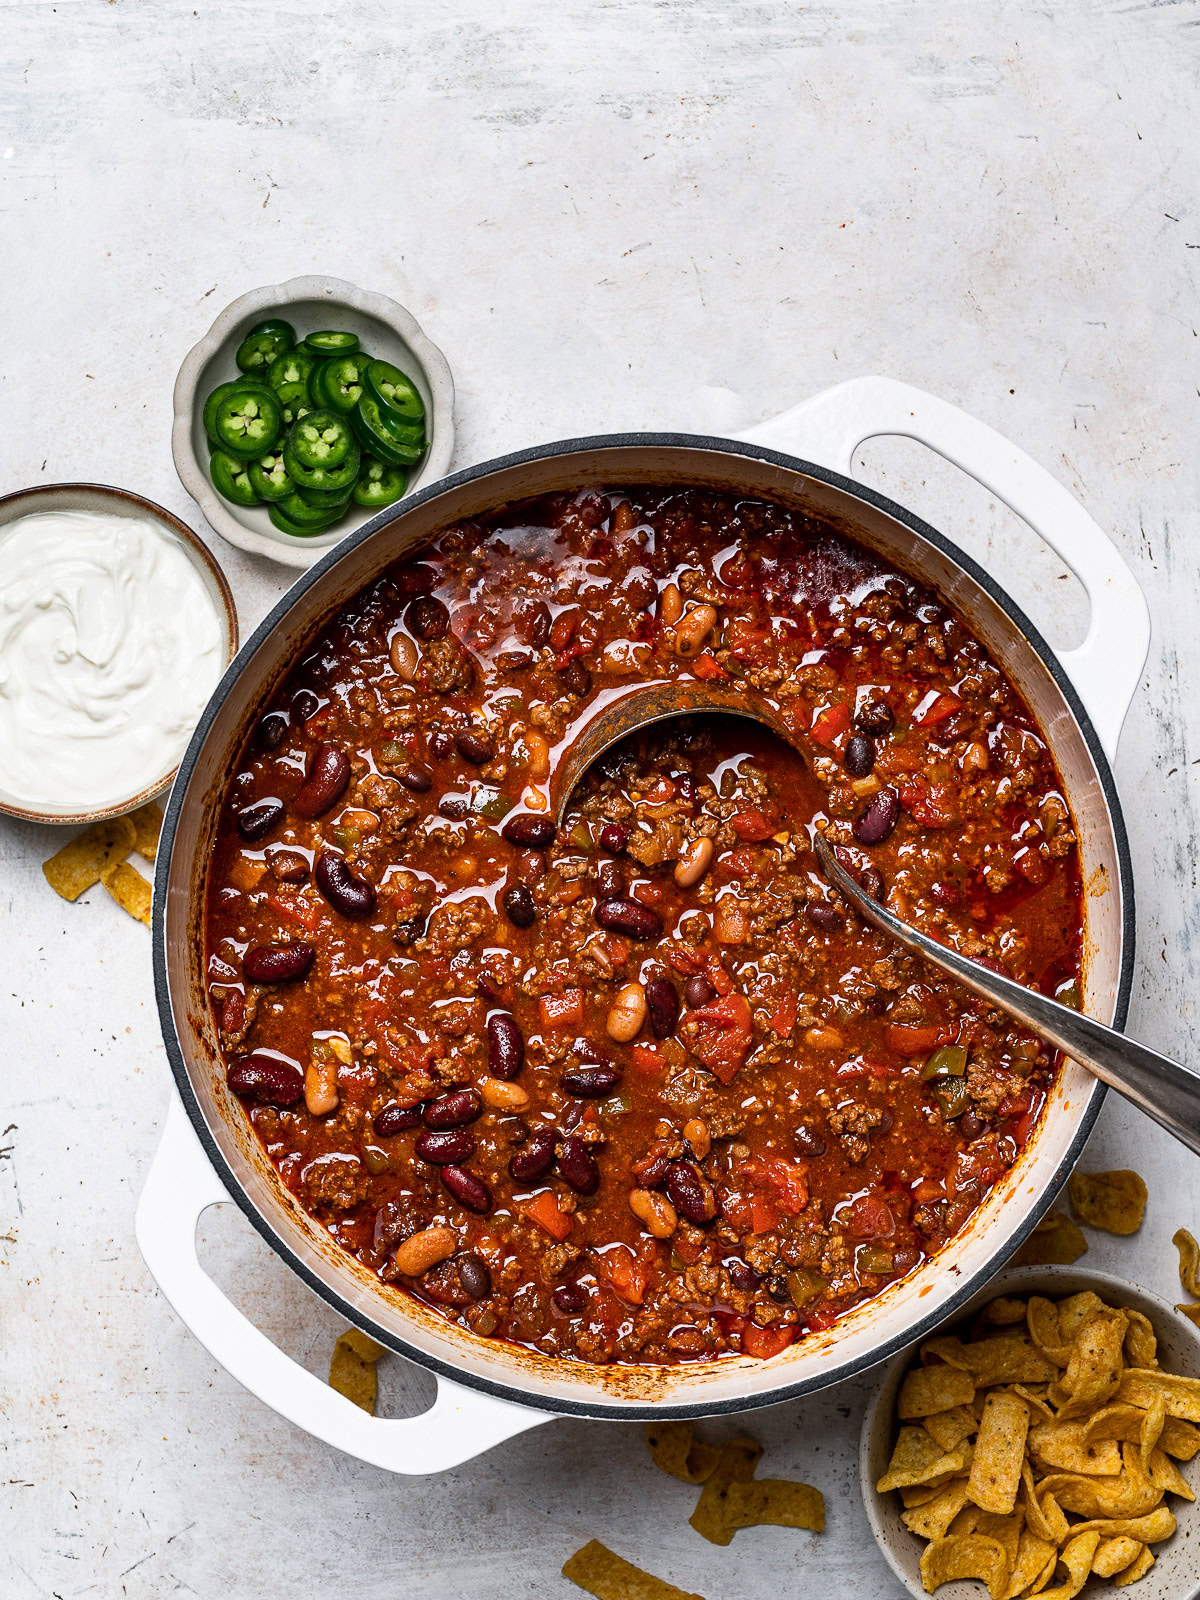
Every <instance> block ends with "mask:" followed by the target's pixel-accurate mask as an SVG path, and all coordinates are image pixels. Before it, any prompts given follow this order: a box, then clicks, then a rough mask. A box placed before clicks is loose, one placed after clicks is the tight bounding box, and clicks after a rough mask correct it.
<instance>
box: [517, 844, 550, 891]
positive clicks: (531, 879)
mask: <svg viewBox="0 0 1200 1600" xmlns="http://www.w3.org/2000/svg"><path fill="white" fill-rule="evenodd" d="M517 876H518V877H519V878H520V880H521V882H522V883H527V884H529V885H530V886H531V887H532V885H533V884H535V883H541V881H542V879H543V878H544V877H545V876H546V858H545V856H540V855H538V853H537V851H536V850H525V851H523V852H522V853H521V855H519V856H518V857H517Z"/></svg>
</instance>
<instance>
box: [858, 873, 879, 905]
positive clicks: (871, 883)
mask: <svg viewBox="0 0 1200 1600" xmlns="http://www.w3.org/2000/svg"><path fill="white" fill-rule="evenodd" d="M858 881H859V883H861V884H862V888H863V893H864V894H869V895H870V896H871V899H872V900H878V901H879V903H880V904H881V905H882V904H883V873H882V872H880V871H879V870H878V868H876V867H864V868H863V869H862V871H861V872H860V873H859V875H858Z"/></svg>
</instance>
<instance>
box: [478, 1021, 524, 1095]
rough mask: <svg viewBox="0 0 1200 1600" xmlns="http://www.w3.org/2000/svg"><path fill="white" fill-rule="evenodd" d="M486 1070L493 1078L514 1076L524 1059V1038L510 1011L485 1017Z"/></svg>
mask: <svg viewBox="0 0 1200 1600" xmlns="http://www.w3.org/2000/svg"><path fill="white" fill-rule="evenodd" d="M487 1036H488V1071H489V1072H490V1073H491V1075H492V1077H493V1078H504V1079H508V1078H515V1077H516V1075H517V1073H518V1072H520V1070H521V1067H522V1064H523V1063H524V1060H525V1040H524V1038H523V1037H522V1035H521V1030H520V1028H519V1027H518V1026H517V1019H516V1017H514V1016H513V1014H512V1012H511V1011H494V1012H493V1013H492V1015H491V1016H490V1017H489V1018H488V1019H487Z"/></svg>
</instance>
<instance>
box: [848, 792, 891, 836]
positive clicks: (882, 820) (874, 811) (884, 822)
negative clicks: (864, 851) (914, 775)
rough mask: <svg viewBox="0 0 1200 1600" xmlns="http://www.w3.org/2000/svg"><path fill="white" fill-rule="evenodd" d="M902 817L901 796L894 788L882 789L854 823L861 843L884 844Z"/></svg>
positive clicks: (855, 833) (855, 834) (855, 831)
mask: <svg viewBox="0 0 1200 1600" xmlns="http://www.w3.org/2000/svg"><path fill="white" fill-rule="evenodd" d="M899 817H900V796H899V795H898V794H897V793H896V791H895V790H894V789H880V791H879V793H878V794H877V795H876V796H875V797H874V799H873V800H872V801H871V803H870V805H869V806H868V807H867V809H866V810H865V811H864V812H863V814H862V816H861V817H859V818H858V820H857V821H856V822H855V824H854V837H855V838H856V839H857V840H858V842H859V844H882V843H883V841H884V840H885V839H886V838H887V837H888V835H889V834H890V833H891V831H892V829H893V828H894V827H895V826H896V823H897V821H898V820H899Z"/></svg>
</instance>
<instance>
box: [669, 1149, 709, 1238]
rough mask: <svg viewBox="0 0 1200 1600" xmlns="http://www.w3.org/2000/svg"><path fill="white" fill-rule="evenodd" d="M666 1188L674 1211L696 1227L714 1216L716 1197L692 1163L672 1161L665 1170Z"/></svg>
mask: <svg viewBox="0 0 1200 1600" xmlns="http://www.w3.org/2000/svg"><path fill="white" fill-rule="evenodd" d="M666 1186H667V1193H668V1195H670V1197H671V1202H672V1204H673V1205H674V1207H675V1209H676V1211H678V1212H679V1214H680V1216H682V1217H686V1218H687V1220H688V1221H689V1222H692V1223H695V1224H696V1226H697V1227H699V1226H701V1225H702V1224H703V1223H705V1222H711V1221H712V1219H713V1218H714V1217H715V1216H716V1214H717V1197H716V1195H715V1194H714V1193H713V1190H712V1185H711V1184H710V1183H709V1181H708V1179H707V1178H706V1177H705V1176H704V1174H703V1173H702V1172H701V1171H700V1168H699V1167H698V1166H696V1165H695V1163H694V1162H691V1161H672V1163H671V1165H670V1166H669V1167H668V1168H667V1177H666Z"/></svg>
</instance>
